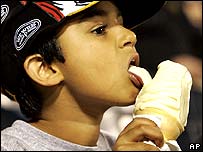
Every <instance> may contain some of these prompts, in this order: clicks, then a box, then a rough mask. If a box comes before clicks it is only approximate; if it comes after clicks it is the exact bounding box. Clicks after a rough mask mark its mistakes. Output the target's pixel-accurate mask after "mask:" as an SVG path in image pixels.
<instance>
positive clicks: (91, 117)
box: [31, 95, 107, 146]
mask: <svg viewBox="0 0 203 152" xmlns="http://www.w3.org/2000/svg"><path fill="white" fill-rule="evenodd" d="M50 98H52V97H49V99H47V100H50ZM47 103H49V105H46V106H44V108H43V112H42V115H41V119H40V120H38V121H37V122H32V123H31V125H33V126H35V127H37V128H39V129H41V130H43V131H45V132H47V133H49V134H51V135H53V136H56V137H58V138H61V139H63V140H66V141H70V142H73V143H76V144H80V145H84V146H95V145H96V142H97V140H98V137H99V133H100V122H101V120H102V117H103V113H104V112H105V111H106V109H107V107H106V106H102V105H98V103H97V104H94V103H95V101H94V102H91V101H86V100H85V98H83V100H82V101H81V100H79V101H76V100H75V99H74V98H73V97H72V96H70V95H66V96H64V95H63V96H60V95H59V96H58V98H57V99H54V102H53V103H51V104H50V101H48V102H47Z"/></svg>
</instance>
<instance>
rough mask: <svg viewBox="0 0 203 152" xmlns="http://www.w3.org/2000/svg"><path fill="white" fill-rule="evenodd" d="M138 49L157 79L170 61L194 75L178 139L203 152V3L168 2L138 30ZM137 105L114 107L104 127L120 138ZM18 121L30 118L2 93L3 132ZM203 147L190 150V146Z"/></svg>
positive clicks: (143, 63) (185, 146) (186, 148)
mask: <svg viewBox="0 0 203 152" xmlns="http://www.w3.org/2000/svg"><path fill="white" fill-rule="evenodd" d="M134 32H135V33H136V35H137V39H138V41H137V44H136V49H137V51H138V52H139V54H140V66H141V67H144V68H145V69H147V70H148V71H149V72H150V74H151V76H152V77H153V76H154V74H155V73H156V71H157V65H158V64H159V63H160V62H162V61H164V60H167V59H170V60H172V61H175V62H178V63H181V64H183V65H185V66H186V67H187V68H188V70H189V71H190V72H191V75H192V78H193V86H192V90H191V95H190V109H189V117H188V122H187V127H186V128H185V131H184V132H183V133H182V134H181V136H180V137H179V138H178V140H177V141H178V143H179V145H180V147H181V149H182V150H183V151H195V150H197V151H200V150H202V1H168V2H167V3H166V5H165V6H164V7H163V9H162V10H161V11H160V12H159V13H157V14H156V15H154V16H153V17H152V18H151V19H149V20H148V21H147V22H146V23H144V24H142V25H141V26H139V27H137V28H136V29H135V30H134ZM133 109H134V105H132V106H128V107H112V108H110V109H109V110H108V111H107V112H106V113H105V114H104V117H103V120H102V123H101V128H102V129H104V130H107V131H110V132H111V133H114V134H115V135H116V136H117V135H118V134H119V132H120V131H121V130H122V129H123V128H124V127H125V126H126V125H127V124H128V123H129V122H130V121H131V120H132V119H133V118H132V111H133ZM16 119H25V120H26V118H25V117H24V116H23V115H22V114H21V112H20V110H19V106H18V104H17V102H14V101H11V100H10V99H8V98H7V97H6V96H4V95H3V94H1V129H4V128H6V127H9V126H10V125H11V124H12V123H13V122H14V121H15V120H16ZM191 143H194V144H200V145H201V146H200V147H199V148H198V149H190V144H191Z"/></svg>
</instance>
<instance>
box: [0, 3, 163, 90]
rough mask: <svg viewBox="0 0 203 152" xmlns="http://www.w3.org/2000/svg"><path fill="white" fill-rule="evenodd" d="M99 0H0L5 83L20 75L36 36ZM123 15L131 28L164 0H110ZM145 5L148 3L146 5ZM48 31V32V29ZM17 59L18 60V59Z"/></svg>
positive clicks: (148, 15)
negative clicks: (24, 58) (24, 57)
mask: <svg viewBox="0 0 203 152" xmlns="http://www.w3.org/2000/svg"><path fill="white" fill-rule="evenodd" d="M99 2H100V1H14V0H13V1H12V0H11V1H1V39H2V41H1V67H2V73H3V74H2V75H3V78H2V80H1V81H3V83H4V84H6V85H7V86H8V87H9V88H10V87H12V86H15V85H16V84H17V82H18V77H20V74H19V71H18V69H19V68H20V66H21V68H22V63H21V62H20V61H21V60H22V62H23V58H22V56H26V54H27V53H28V52H29V51H30V47H31V46H32V44H33V43H34V41H35V39H36V38H37V39H40V38H42V39H43V38H44V37H43V36H44V35H45V34H44V33H45V32H46V36H47V34H50V35H51V34H52V32H53V34H54V29H55V28H56V27H57V26H58V25H60V24H61V23H62V22H63V21H64V20H68V19H69V18H70V17H72V16H74V15H76V14H77V15H78V14H79V13H82V11H84V10H87V9H88V8H90V7H92V6H94V5H96V4H98V3H99ZM113 2H114V4H115V5H116V6H117V7H118V8H119V10H120V11H121V14H122V16H123V18H124V26H125V27H127V28H134V27H136V26H137V25H139V24H141V23H143V22H144V21H146V20H147V19H149V18H150V17H151V16H153V15H154V14H155V13H156V12H158V11H159V10H160V8H161V7H162V6H163V5H164V4H165V1H147V2H145V1H141V0H140V1H133V0H113ZM147 5H148V6H147ZM47 31H49V32H47ZM18 60H19V61H18Z"/></svg>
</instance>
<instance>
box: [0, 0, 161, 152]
mask: <svg viewBox="0 0 203 152" xmlns="http://www.w3.org/2000/svg"><path fill="white" fill-rule="evenodd" d="M147 3H148V2H147ZM133 4H134V2H133ZM137 5H138V8H137V9H135V4H134V6H133V5H132V4H130V2H129V1H128V2H126V1H117V0H116V1H101V2H97V1H93V2H84V1H82V2H80V1H63V3H62V2H61V1H56V2H26V1H22V2H17V1H13V2H12V3H10V2H5V3H3V2H1V13H2V14H1V16H2V20H1V22H2V29H1V36H2V43H1V53H2V54H1V64H2V70H3V71H2V80H1V82H2V86H1V87H2V92H3V93H5V94H7V95H8V96H9V97H11V98H12V99H15V100H16V101H17V102H18V103H19V105H20V108H21V111H22V112H23V113H24V114H25V115H26V116H27V117H28V118H29V119H30V121H29V122H24V121H20V120H17V121H16V122H14V124H13V125H12V126H11V127H9V128H7V129H5V130H4V131H2V132H1V150H36V151H43V150H51V151H52V150H53V151H58V150H61V151H67V150H75V151H78V150H81V151H87V150H90V151H97V150H138V151H139V150H159V148H158V147H162V146H163V142H164V141H163V135H162V133H161V131H160V129H159V128H158V127H157V126H156V124H155V123H154V122H152V121H150V120H148V119H141V118H136V119H134V120H133V121H132V122H131V123H130V124H129V125H128V126H127V127H126V128H125V129H124V130H123V131H122V132H121V134H120V135H119V137H118V138H117V139H115V138H114V137H112V136H111V135H110V134H109V133H106V132H104V131H102V130H100V122H101V120H102V116H103V114H104V112H105V111H106V110H107V109H108V108H109V107H111V106H125V105H131V104H134V100H135V98H136V96H137V94H138V93H139V90H140V84H139V82H138V81H134V84H133V83H132V81H131V80H130V78H129V73H128V72H127V71H128V68H129V66H130V64H133V65H136V66H138V64H139V55H138V53H137V51H136V49H135V44H136V41H137V40H136V36H135V34H134V33H133V32H132V31H130V30H129V29H127V28H132V27H134V26H136V25H138V24H140V23H141V22H143V21H144V20H146V19H148V18H149V17H151V16H152V15H153V14H154V13H155V12H157V11H158V10H159V9H160V8H161V6H162V5H163V2H161V3H160V2H158V3H157V4H155V2H153V3H152V5H149V6H151V10H146V12H145V11H144V6H145V5H146V4H143V5H142V4H141V3H139V4H137ZM67 8H68V9H67ZM66 10H68V11H69V12H65V11H66ZM141 10H142V11H143V12H141ZM144 12H145V13H144ZM142 14H143V15H142ZM64 15H66V17H64ZM136 15H137V16H136ZM122 16H123V17H122ZM132 17H133V18H134V20H132V19H133V18H132ZM10 71H11V72H10ZM144 140H151V141H153V142H154V144H155V145H156V146H154V145H150V144H146V143H144V142H143V141H144Z"/></svg>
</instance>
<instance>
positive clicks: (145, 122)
mask: <svg viewBox="0 0 203 152" xmlns="http://www.w3.org/2000/svg"><path fill="white" fill-rule="evenodd" d="M142 124H143V125H151V126H157V125H156V124H155V123H154V122H153V121H152V120H150V119H147V118H134V119H133V120H132V121H131V122H130V123H129V124H128V125H127V126H126V127H125V128H124V129H123V130H122V132H121V133H120V135H122V134H124V133H126V132H127V131H128V130H130V129H132V128H134V127H135V126H137V125H142Z"/></svg>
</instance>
